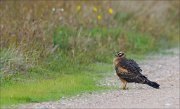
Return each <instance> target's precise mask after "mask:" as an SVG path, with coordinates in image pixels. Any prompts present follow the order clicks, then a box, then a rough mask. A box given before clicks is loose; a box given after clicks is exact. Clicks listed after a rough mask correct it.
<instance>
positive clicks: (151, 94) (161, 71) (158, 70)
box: [18, 49, 180, 109]
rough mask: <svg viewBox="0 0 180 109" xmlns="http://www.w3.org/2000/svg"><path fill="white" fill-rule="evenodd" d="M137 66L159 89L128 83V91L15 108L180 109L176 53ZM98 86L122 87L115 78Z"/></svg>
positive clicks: (176, 50) (84, 95)
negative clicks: (157, 84) (156, 83)
mask: <svg viewBox="0 0 180 109" xmlns="http://www.w3.org/2000/svg"><path fill="white" fill-rule="evenodd" d="M139 63H140V66H141V68H142V69H143V74H145V75H147V76H148V78H149V79H150V80H153V81H156V82H158V83H159V84H160V85H161V86H160V89H154V88H151V87H149V86H147V85H141V84H135V83H131V84H128V87H129V90H121V89H115V90H113V91H105V92H95V93H91V94H90V93H87V94H82V95H80V96H75V97H71V98H64V99H62V100H59V101H56V102H43V103H32V104H26V105H19V106H18V108H21V109H24V108H43V109H44V108H46V109H47V108H180V104H179V101H180V97H179V50H178V49H171V50H168V51H166V52H164V53H163V54H159V55H156V56H152V57H151V56H149V57H148V59H147V60H145V61H141V62H139ZM101 84H102V85H115V86H117V85H118V87H120V85H121V84H120V82H119V80H118V78H117V77H116V76H115V75H112V77H108V78H106V79H105V80H104V81H102V82H101Z"/></svg>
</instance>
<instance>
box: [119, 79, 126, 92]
mask: <svg viewBox="0 0 180 109" xmlns="http://www.w3.org/2000/svg"><path fill="white" fill-rule="evenodd" d="M120 80H121V81H122V83H123V86H122V89H123V90H126V89H128V88H126V85H127V81H125V80H124V79H121V78H120Z"/></svg>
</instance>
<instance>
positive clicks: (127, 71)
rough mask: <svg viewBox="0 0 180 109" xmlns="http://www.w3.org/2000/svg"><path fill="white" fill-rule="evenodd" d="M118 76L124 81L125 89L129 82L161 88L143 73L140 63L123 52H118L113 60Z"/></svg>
mask: <svg viewBox="0 0 180 109" xmlns="http://www.w3.org/2000/svg"><path fill="white" fill-rule="evenodd" d="M113 63H114V67H115V70H116V74H117V76H118V77H119V78H120V80H121V81H122V83H123V89H126V84H127V82H130V83H131V82H135V83H141V84H147V85H149V86H151V87H153V88H159V84H157V83H156V82H152V81H150V80H148V79H147V77H145V76H144V75H142V74H141V72H142V70H141V68H140V67H139V65H138V64H137V63H136V62H135V61H134V60H132V59H127V58H125V55H124V53H123V52H118V53H117V54H116V57H115V59H114V61H113Z"/></svg>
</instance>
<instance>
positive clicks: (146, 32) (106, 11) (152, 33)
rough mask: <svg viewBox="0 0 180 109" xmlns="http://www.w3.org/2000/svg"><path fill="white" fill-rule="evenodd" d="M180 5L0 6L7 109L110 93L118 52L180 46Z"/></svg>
mask: <svg viewBox="0 0 180 109" xmlns="http://www.w3.org/2000/svg"><path fill="white" fill-rule="evenodd" d="M179 4H180V1H178V0H177V1H176V0H173V1H171V0H170V1H88V0H84V1H63V0H62V1H21V0H19V1H4V0H1V1H0V21H1V23H0V36H1V37H0V39H1V40H0V46H1V48H0V57H1V61H0V69H1V71H0V79H1V84H0V85H1V87H0V89H1V94H0V98H1V101H0V102H1V103H0V104H1V106H5V105H11V104H19V103H28V102H41V101H47V100H58V99H60V98H62V97H64V96H67V97H68V96H72V95H75V94H78V93H83V92H92V91H95V90H105V89H112V88H109V87H104V86H98V85H97V83H98V80H99V79H102V78H103V77H104V76H107V75H112V74H113V67H112V59H113V57H114V53H115V52H116V51H119V50H121V51H124V52H126V53H127V56H128V57H130V58H134V59H142V58H144V56H145V55H146V54H148V53H155V52H158V51H159V50H161V49H165V48H170V47H174V46H178V45H179V34H180V33H179V29H180V25H179V24H180V22H179V19H180V6H179Z"/></svg>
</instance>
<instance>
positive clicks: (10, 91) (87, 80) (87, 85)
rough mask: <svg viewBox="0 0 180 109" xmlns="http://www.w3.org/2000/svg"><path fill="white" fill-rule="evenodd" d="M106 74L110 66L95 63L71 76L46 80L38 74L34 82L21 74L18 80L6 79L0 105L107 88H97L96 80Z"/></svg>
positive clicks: (58, 76) (43, 99) (54, 97)
mask: <svg viewBox="0 0 180 109" xmlns="http://www.w3.org/2000/svg"><path fill="white" fill-rule="evenodd" d="M107 71H111V66H109V65H108V64H102V63H97V64H92V65H89V67H88V69H86V70H81V71H79V72H78V73H75V74H61V75H57V74H56V77H47V76H46V79H45V78H44V77H43V76H41V75H39V74H38V75H34V77H35V78H36V79H35V78H33V77H32V78H28V80H26V79H27V78H26V77H24V75H20V76H18V77H19V78H21V81H17V82H14V81H11V80H9V82H7V81H6V83H5V84H4V85H3V86H2V87H1V105H2V106H7V105H12V104H19V103H30V102H42V101H49V100H59V99H61V98H62V97H70V96H72V95H76V94H79V93H83V92H92V91H98V90H105V89H110V87H104V86H102V87H101V86H97V82H98V80H99V79H102V76H103V75H105V73H107ZM32 73H34V72H32ZM38 73H39V72H38ZM44 73H46V72H44ZM51 73H54V72H51ZM56 73H58V72H56ZM102 74H103V75H102ZM51 75H53V74H51ZM21 76H22V77H21ZM31 76H32V75H31ZM38 77H39V78H38ZM23 78H24V79H23Z"/></svg>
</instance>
